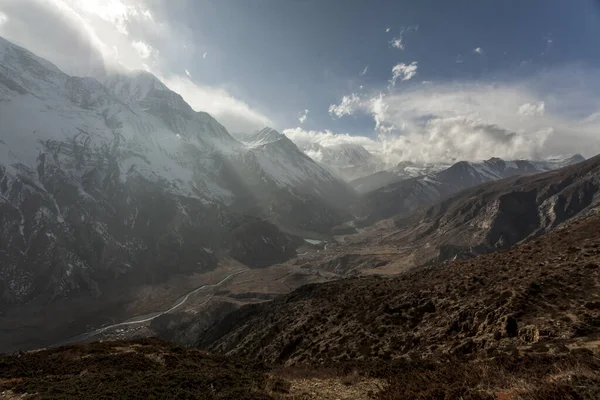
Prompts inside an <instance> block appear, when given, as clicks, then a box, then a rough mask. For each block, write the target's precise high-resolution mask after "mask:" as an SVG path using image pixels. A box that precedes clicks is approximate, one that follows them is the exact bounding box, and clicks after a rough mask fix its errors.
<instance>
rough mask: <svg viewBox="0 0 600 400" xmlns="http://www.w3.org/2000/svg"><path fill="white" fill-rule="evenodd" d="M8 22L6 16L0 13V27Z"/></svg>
mask: <svg viewBox="0 0 600 400" xmlns="http://www.w3.org/2000/svg"><path fill="white" fill-rule="evenodd" d="M7 21H8V16H7V15H6V14H4V13H3V12H2V11H0V25H2V24H4V23H6V22H7Z"/></svg>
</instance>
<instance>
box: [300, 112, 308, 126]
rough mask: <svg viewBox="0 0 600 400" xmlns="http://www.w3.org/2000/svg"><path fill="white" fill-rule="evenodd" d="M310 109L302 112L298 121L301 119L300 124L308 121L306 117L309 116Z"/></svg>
mask: <svg viewBox="0 0 600 400" xmlns="http://www.w3.org/2000/svg"><path fill="white" fill-rule="evenodd" d="M308 112H309V111H308V110H304V111H302V112H301V113H300V117H298V121H300V124H303V123H304V121H306V118H308Z"/></svg>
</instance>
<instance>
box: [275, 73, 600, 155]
mask: <svg viewBox="0 0 600 400" xmlns="http://www.w3.org/2000/svg"><path fill="white" fill-rule="evenodd" d="M573 76H578V77H580V78H581V79H578V80H576V81H574V80H573V79H572V77H573ZM599 90H600V71H596V70H588V69H585V68H582V67H580V66H577V67H569V68H563V69H559V70H545V71H544V72H542V73H538V74H536V75H533V76H530V77H528V78H527V79H525V80H519V81H516V80H515V81H504V82H494V83H481V82H479V83H478V82H454V83H442V82H435V81H434V82H431V83H428V84H426V85H415V86H409V87H407V88H406V89H405V90H403V91H402V92H401V93H394V92H392V93H388V94H383V93H380V92H373V93H371V94H364V95H362V96H361V98H360V99H359V100H358V102H357V103H355V104H353V107H352V113H354V114H363V115H370V116H371V117H372V118H373V120H374V125H375V126H374V127H375V132H369V133H365V134H363V135H359V136H351V135H347V134H336V133H333V132H331V131H304V130H302V129H300V128H297V129H294V130H290V132H291V135H292V137H293V138H292V137H290V138H291V139H292V140H294V141H297V142H299V143H305V142H307V141H308V142H311V141H312V142H315V143H319V144H321V145H324V146H327V145H334V144H340V143H358V144H361V145H363V146H364V147H365V148H366V149H367V150H369V151H370V152H372V153H374V154H376V155H378V156H380V157H381V158H382V159H384V160H385V161H386V162H388V163H390V164H395V163H397V162H400V161H405V160H410V161H421V162H437V163H452V162H454V161H457V160H482V159H488V158H491V157H502V158H504V159H519V158H521V159H532V158H544V157H548V156H554V155H565V154H573V153H582V154H583V155H584V156H586V157H590V156H593V155H595V154H597V153H600V138H599V137H598V132H599V131H600V117H598V116H600V100H599V99H598V98H597V95H596V93H597V92H598V91H599ZM286 132H287V130H286ZM373 136H374V137H373Z"/></svg>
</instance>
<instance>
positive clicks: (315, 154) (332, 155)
mask: <svg viewBox="0 0 600 400" xmlns="http://www.w3.org/2000/svg"><path fill="white" fill-rule="evenodd" d="M303 151H304V152H305V153H306V154H307V155H308V156H309V157H310V158H312V159H313V160H315V161H317V162H319V163H321V164H322V165H324V166H326V167H327V168H329V169H330V170H332V171H334V172H335V173H336V174H337V175H338V176H341V177H342V178H343V179H344V180H346V181H348V182H349V181H352V180H354V179H357V178H361V177H363V176H367V175H371V174H373V173H374V172H375V171H378V170H380V169H382V168H384V167H385V163H384V162H383V160H380V159H379V158H378V157H377V156H375V155H373V154H372V153H370V152H369V151H368V150H367V149H365V148H364V147H363V146H361V145H358V144H350V143H346V144H338V145H335V146H327V147H325V146H321V145H320V144H317V143H311V144H309V145H307V146H305V147H304V148H303Z"/></svg>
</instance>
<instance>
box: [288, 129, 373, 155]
mask: <svg viewBox="0 0 600 400" xmlns="http://www.w3.org/2000/svg"><path fill="white" fill-rule="evenodd" d="M283 133H284V134H285V135H286V136H287V137H288V138H289V139H290V140H292V141H293V142H294V143H296V144H297V145H298V147H300V148H304V147H306V146H308V145H310V144H314V143H316V144H318V145H321V146H323V147H333V146H338V145H341V144H355V145H361V146H363V147H365V148H366V149H367V150H369V149H371V150H373V151H377V149H378V148H379V145H378V143H377V141H376V140H373V139H371V138H368V137H365V136H356V135H350V134H348V133H334V132H332V131H330V130H323V131H318V130H304V129H302V128H290V129H285V130H283Z"/></svg>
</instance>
